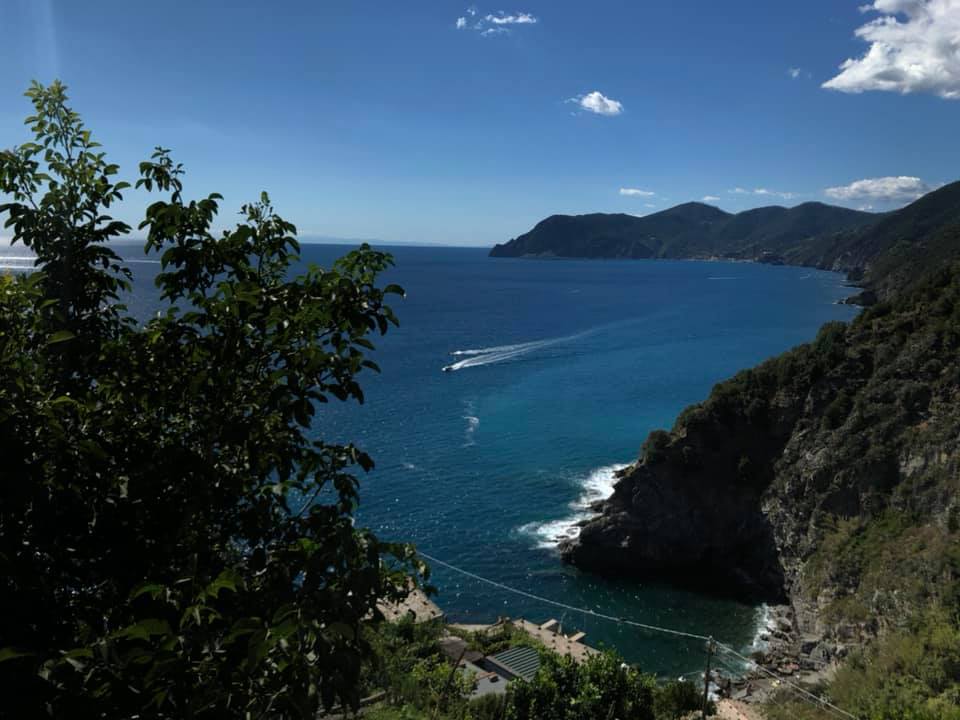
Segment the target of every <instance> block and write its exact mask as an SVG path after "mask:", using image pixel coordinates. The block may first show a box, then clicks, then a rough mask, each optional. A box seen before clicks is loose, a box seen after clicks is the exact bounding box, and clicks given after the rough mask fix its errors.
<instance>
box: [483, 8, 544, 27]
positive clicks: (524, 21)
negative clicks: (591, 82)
mask: <svg viewBox="0 0 960 720" xmlns="http://www.w3.org/2000/svg"><path fill="white" fill-rule="evenodd" d="M484 20H486V21H487V22H488V23H493V24H494V25H535V24H536V22H537V19H536V18H535V17H534V16H533V15H531V14H530V13H523V12H522V13H516V14H515V15H507V14H505V13H504V12H503V10H501V11H500V12H499V13H497V14H496V15H487V16H486V17H485V18H484Z"/></svg>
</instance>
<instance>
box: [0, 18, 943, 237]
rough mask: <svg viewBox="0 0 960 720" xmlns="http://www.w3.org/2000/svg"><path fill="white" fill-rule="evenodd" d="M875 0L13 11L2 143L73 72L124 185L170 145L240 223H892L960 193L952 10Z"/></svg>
mask: <svg viewBox="0 0 960 720" xmlns="http://www.w3.org/2000/svg"><path fill="white" fill-rule="evenodd" d="M502 1H503V0H498V2H502ZM863 2H864V0H805V1H804V2H802V3H801V2H792V3H784V2H769V1H767V2H759V1H755V2H746V1H743V0H726V1H720V2H717V1H715V0H711V1H709V2H708V1H706V0H700V1H697V2H694V1H692V0H687V1H684V0H672V1H671V2H669V3H666V2H652V1H644V2H633V3H626V2H622V0H619V1H617V2H608V1H605V0H593V1H592V2H589V3H587V2H559V1H557V0H551V1H550V2H545V1H543V0H537V1H531V2H526V1H523V2H518V3H517V4H513V5H507V6H503V5H484V4H482V3H478V4H477V5H475V6H472V7H468V5H466V4H464V3H463V2H439V1H432V0H423V1H418V2H407V3H386V2H365V1H363V0H353V1H348V0H343V1H342V2H327V1H323V0H312V1H309V2H308V1H305V0H276V1H275V2H272V3H266V2H263V1H262V0H260V1H258V2H246V1H245V0H238V1H234V2H230V3H229V4H222V5H221V4H219V3H213V2H207V1H206V0H192V1H191V2H181V1H180V0H165V2H162V3H159V2H157V3H153V2H151V3H146V2H130V1H129V0H123V1H119V0H89V1H88V2H74V1H73V0H69V1H67V0H0V31H2V37H3V38H4V41H3V43H0V97H2V98H3V101H2V102H0V145H2V146H10V145H13V144H15V143H18V142H22V141H24V140H26V139H27V134H26V130H25V128H23V127H22V125H21V122H22V118H23V117H24V116H25V115H26V114H27V113H28V111H29V106H28V104H27V101H26V100H25V99H24V98H22V97H21V93H22V91H23V90H24V89H25V88H26V86H27V84H28V83H29V81H30V80H31V79H33V78H37V79H39V80H41V81H49V80H51V79H53V78H55V77H60V78H61V79H63V80H64V81H65V82H66V83H67V84H68V85H69V86H70V89H71V96H72V98H73V103H74V106H75V108H76V109H77V110H79V111H80V112H81V113H82V114H83V115H84V117H85V119H86V121H87V122H88V124H89V126H90V127H91V128H93V130H94V132H95V134H96V135H97V136H98V137H99V138H100V140H101V141H102V142H103V143H104V145H105V146H106V149H107V150H108V152H109V153H110V157H111V158H112V159H113V160H114V161H115V162H119V163H120V164H121V166H122V168H123V169H124V170H125V171H127V173H128V174H132V173H134V172H135V169H136V163H137V162H138V161H139V160H141V159H143V158H145V157H146V156H147V155H149V152H150V150H151V149H152V148H153V146H154V145H157V144H162V145H164V146H166V147H170V148H172V149H173V151H174V154H175V157H176V158H177V159H178V160H180V161H181V162H183V163H184V164H185V165H186V167H187V170H188V176H187V182H188V191H189V192H191V193H192V194H195V195H201V194H206V193H207V192H211V191H219V192H221V193H222V194H223V195H225V196H226V205H225V210H226V212H225V217H226V219H227V220H228V221H229V220H231V219H232V217H233V215H232V213H233V211H234V210H235V209H236V208H238V207H239V205H240V204H241V203H242V202H244V201H246V200H248V199H251V198H254V197H256V195H257V194H258V193H259V192H260V190H262V189H266V190H267V191H269V192H270V194H271V196H272V197H273V199H274V200H275V203H276V205H277V206H278V208H279V209H280V211H281V213H282V214H283V215H284V216H285V217H287V218H288V219H290V220H291V221H293V222H294V223H296V224H297V226H298V227H299V228H300V231H301V233H303V234H308V235H327V236H339V237H351V238H381V239H385V240H393V241H407V242H434V243H447V244H474V245H491V244H493V243H495V242H502V241H504V240H507V239H509V238H511V237H513V236H515V235H518V234H520V233H522V232H525V231H526V230H527V229H529V228H530V227H531V226H532V225H533V224H535V223H536V222H537V221H539V220H540V219H542V218H543V217H545V216H547V215H550V214H553V213H582V212H629V213H636V214H646V213H649V212H653V211H656V210H657V209H663V208H666V207H669V206H671V205H674V204H677V203H680V202H685V201H688V200H702V199H703V198H715V199H711V200H709V202H712V203H713V204H716V205H718V206H720V207H722V208H724V209H726V210H730V211H738V210H742V209H745V208H748V207H754V206H759V205H769V204H773V203H778V204H787V205H791V204H796V203H799V202H803V201H806V200H821V201H829V202H835V203H838V204H846V205H849V206H851V207H874V208H876V209H888V208H890V207H895V206H897V205H902V204H903V203H905V202H907V201H908V200H909V199H911V198H912V197H915V196H916V195H917V194H919V193H920V192H923V191H924V190H927V189H929V188H933V187H936V186H938V185H939V184H941V183H944V182H949V181H952V180H955V179H957V178H958V177H960V141H958V140H957V128H958V127H960V100H958V99H957V98H958V97H960V59H958V58H960V54H957V55H953V56H951V54H950V53H960V50H958V44H960V0H874V8H873V10H871V11H870V12H864V11H861V10H860V9H859V6H861V5H862V4H863ZM458 18H463V21H462V22H459V23H458ZM871 23H873V24H871ZM458 24H459V25H461V26H462V27H460V28H459V29H458V27H457V25H458ZM858 28H859V30H858ZM857 32H859V35H857V34H855V33H857ZM891 48H892V50H891ZM944 48H946V49H944ZM938 53H940V55H938ZM943 53H947V54H946V56H944V55H943ZM848 60H849V61H850V62H849V63H848V66H847V67H846V68H844V69H843V71H841V70H840V66H841V64H842V63H844V62H845V61H848ZM904 67H908V69H909V72H907V73H905V72H904V70H903V69H904ZM918 67H919V68H920V71H919V74H918V71H917V68H918ZM824 83H830V84H831V87H830V88H824V87H822V85H823V84H824ZM597 111H600V112H597ZM858 181H860V182H861V184H860V185H854V184H853V183H856V182H858ZM828 188H832V190H830V192H826V191H827V189H828ZM758 190H762V191H765V192H758ZM631 191H633V192H631ZM647 193H652V194H647ZM142 207H143V199H142V198H140V197H137V196H134V195H131V196H129V197H128V200H127V202H126V203H125V205H124V207H123V208H122V209H121V211H120V214H121V215H122V216H124V218H125V219H128V220H134V219H136V218H137V217H138V214H139V213H140V212H141V211H142Z"/></svg>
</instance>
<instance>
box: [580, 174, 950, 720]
mask: <svg viewBox="0 0 960 720" xmlns="http://www.w3.org/2000/svg"><path fill="white" fill-rule="evenodd" d="M958 196H960V186H958V185H957V184H954V185H953V186H947V187H945V188H943V189H941V190H939V191H937V192H935V193H932V194H931V195H930V196H928V197H926V198H924V199H922V200H920V201H918V202H917V203H915V204H914V205H913V206H909V207H907V208H906V209H904V210H902V211H899V212H897V213H893V214H891V215H889V216H887V217H886V218H884V219H883V220H882V221H881V222H880V224H879V225H877V226H876V227H875V228H874V229H873V232H875V233H876V234H875V235H871V231H869V230H863V231H858V232H857V238H856V242H855V243H853V242H852V241H851V244H850V245H849V247H854V246H856V247H859V248H867V247H872V248H873V251H874V253H875V255H874V256H872V257H871V258H870V259H869V262H867V261H864V260H863V259H862V258H861V259H855V262H856V263H857V264H862V265H863V266H864V274H863V277H864V280H865V282H866V283H867V287H868V288H870V289H876V291H877V295H878V296H879V297H880V298H881V301H880V302H878V303H877V304H876V305H874V306H872V307H870V308H868V309H866V310H865V311H864V312H863V313H861V314H860V316H858V317H857V318H856V319H855V320H854V321H853V322H852V323H850V324H849V325H847V324H843V323H831V324H828V325H826V326H824V328H823V329H822V330H821V331H820V333H819V335H818V336H817V338H816V339H815V340H814V341H813V342H811V343H809V344H807V345H803V346H800V347H798V348H796V349H794V350H791V351H790V352H787V353H785V354H783V355H781V356H779V357H776V358H774V359H772V360H769V361H767V362H765V363H763V364H761V365H760V366H758V367H756V368H753V369H750V370H746V371H743V372H741V373H739V374H737V375H736V376H735V377H733V378H731V379H730V380H727V381H725V382H722V383H720V384H718V385H717V386H716V387H715V388H714V390H713V392H712V393H711V394H710V396H709V397H708V398H707V399H706V400H705V401H704V402H702V403H700V404H698V405H695V406H692V407H690V408H688V409H687V410H685V411H684V412H683V413H682V414H681V415H680V416H679V418H678V419H677V422H676V424H675V426H674V427H673V429H672V430H671V431H670V432H666V431H656V432H654V433H652V434H651V435H650V437H649V438H648V440H647V442H646V443H645V445H644V448H643V451H642V455H641V458H640V460H639V461H638V463H637V464H635V465H634V466H633V467H631V468H629V469H627V470H626V471H625V472H624V473H623V475H622V480H621V481H620V483H619V484H618V486H617V487H616V490H615V492H614V495H613V496H612V497H611V499H610V500H608V501H607V502H606V503H605V504H604V506H603V512H602V513H601V515H600V516H599V517H598V518H597V519H595V520H593V521H591V522H590V523H588V524H587V526H586V527H585V528H584V529H583V531H582V533H581V535H580V539H579V541H577V542H572V543H568V544H567V546H566V547H565V549H564V551H565V553H566V556H567V557H568V559H570V560H571V561H573V562H575V563H576V564H578V565H580V566H582V567H585V568H595V569H597V570H601V571H604V570H611V569H613V570H616V571H617V572H631V573H634V574H641V575H643V574H657V573H666V572H673V573H679V574H683V573H685V572H686V573H688V574H689V573H692V572H694V571H696V572H698V573H700V574H701V575H708V576H709V577H711V578H713V579H714V581H715V582H714V584H715V585H717V586H719V587H724V588H731V587H739V588H740V589H741V590H743V591H744V592H746V593H748V594H754V595H760V596H762V597H764V598H766V599H770V600H773V601H786V602H787V603H788V604H789V609H790V610H789V614H790V621H789V623H788V632H787V633H786V634H784V635H783V636H782V637H781V638H780V639H778V640H777V642H776V645H777V646H778V647H779V650H778V652H781V653H782V654H783V655H782V656H786V657H793V658H796V659H800V660H801V661H804V662H807V663H817V662H828V663H833V662H842V663H843V669H842V670H841V671H840V672H839V674H838V675H837V677H836V679H835V681H834V682H833V683H832V684H831V685H830V686H829V687H828V688H826V689H825V690H824V692H826V693H827V694H828V695H829V697H831V698H833V699H834V700H836V701H837V702H840V703H841V705H843V706H844V707H845V708H847V709H849V710H853V711H855V712H857V713H859V714H860V716H862V717H869V718H891V719H892V718H954V717H956V707H957V705H956V697H957V692H958V688H960V685H958V682H960V679H958V678H960V675H958V671H960V666H958V665H957V663H956V659H957V657H958V653H960V642H958V639H960V635H958V632H960V630H958V629H960V522H958V517H960V505H958V503H960V473H958V468H960V447H958V438H960V265H958V264H957V263H956V257H957V255H958V253H960V246H958V244H957V243H956V239H957V238H958V235H957V233H958V231H960V206H958V205H957V200H958ZM951 208H952V209H951ZM931 217H934V218H936V222H935V223H931V221H930V218H931ZM938 223H939V224H938ZM894 237H896V241H895V242H894V241H893V240H892V238H894ZM931 268H932V269H931ZM654 498H655V501H654V500H653V499H654ZM801 648H802V650H801ZM783 712H785V711H781V714H779V715H775V717H786V715H784V714H783ZM811 712H812V711H811ZM809 716H810V717H820V715H817V714H816V712H813V714H812V715H809ZM801 717H803V715H801Z"/></svg>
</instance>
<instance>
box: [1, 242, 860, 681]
mask: <svg viewBox="0 0 960 720" xmlns="http://www.w3.org/2000/svg"><path fill="white" fill-rule="evenodd" d="M117 248H118V251H119V252H120V254H121V255H122V256H123V257H124V258H126V259H127V260H128V261H129V262H130V267H131V269H132V270H133V271H134V276H135V282H134V287H133V291H132V296H131V297H130V298H129V299H128V304H129V306H130V308H131V310H132V312H134V313H135V314H137V315H138V316H140V317H148V316H149V315H151V314H153V312H155V310H156V309H157V307H158V297H157V291H156V288H155V287H154V284H153V279H154V276H155V275H156V273H157V271H158V270H159V265H158V264H157V263H156V261H155V260H153V259H149V258H144V256H143V254H142V246H141V245H139V244H120V245H118V246H117ZM349 249H350V248H349V247H346V246H335V245H304V246H303V250H302V262H303V265H304V266H306V264H308V263H315V264H317V265H320V266H327V267H328V266H330V264H331V263H332V262H333V261H334V260H335V259H336V258H337V257H339V256H340V255H342V254H343V253H345V252H347V251H349ZM385 249H386V250H387V251H389V252H390V253H392V255H393V257H394V260H395V263H396V264H395V267H394V268H392V269H391V270H390V271H388V272H387V273H386V274H385V275H384V277H383V281H384V282H395V283H398V284H400V285H401V286H403V288H404V289H405V291H406V295H405V297H403V298H399V297H397V298H395V300H394V301H393V303H392V306H393V308H394V310H395V312H396V314H397V316H398V317H399V320H400V326H399V327H398V328H394V329H391V330H390V332H389V333H388V334H387V335H386V336H384V337H382V338H377V339H376V340H375V343H376V351H375V352H374V354H373V359H374V360H375V361H376V362H377V363H378V364H379V365H380V367H381V369H382V372H381V373H380V374H376V373H373V372H365V373H363V374H361V376H360V380H361V381H362V382H361V384H362V386H363V388H364V392H365V395H366V402H365V403H364V404H363V405H359V404H357V403H339V402H337V401H333V402H331V403H330V404H328V405H326V406H324V407H322V408H321V411H320V413H319V415H318V418H317V422H316V425H315V427H314V429H313V431H314V433H315V434H316V436H318V437H322V438H324V439H326V440H328V441H352V442H354V443H356V444H358V445H359V446H361V447H362V448H363V449H364V450H366V451H367V452H368V453H369V454H370V455H372V457H373V458H374V460H375V462H376V467H375V469H374V470H373V471H372V472H370V473H368V474H363V477H362V478H361V505H360V508H359V510H358V514H357V523H358V524H359V525H363V526H367V527H370V528H372V529H373V530H374V531H375V532H376V533H377V535H379V536H380V537H382V538H384V539H387V540H391V541H406V542H412V543H415V544H416V546H417V547H418V548H419V549H421V550H423V551H424V552H425V553H427V554H429V555H431V556H432V557H434V558H437V559H438V560H442V561H443V562H444V563H447V564H449V565H450V566H453V567H454V568H457V569H458V570H462V571H465V572H467V573H470V575H466V574H462V573H460V572H458V571H455V570H452V569H450V568H448V567H445V566H439V565H436V566H435V567H434V568H433V572H432V576H431V583H432V584H433V585H434V586H435V587H436V588H437V594H436V596H435V597H434V599H435V601H436V602H437V603H438V605H439V606H440V607H441V608H442V610H443V611H444V613H446V615H447V616H448V618H449V619H450V620H451V621H455V622H461V623H489V622H493V621H495V620H497V619H498V618H500V617H511V618H526V619H529V620H533V621H535V622H545V621H547V620H548V619H556V620H558V621H559V622H560V624H561V625H562V628H563V631H564V632H565V633H567V634H569V633H572V632H574V631H583V632H586V634H587V635H586V637H585V638H584V642H587V643H588V644H590V645H593V646H595V647H609V648H614V649H616V650H617V651H618V652H620V653H621V654H622V655H623V656H624V657H625V658H626V659H628V660H629V661H631V662H634V663H638V664H639V665H640V666H641V667H642V668H643V669H644V670H646V671H648V672H655V673H657V674H658V675H660V676H661V677H679V676H681V675H685V674H689V673H696V672H698V671H701V672H702V667H703V658H704V643H703V642H702V641H700V640H695V639H689V638H684V637H679V636H676V635H670V634H664V633H657V632H650V631H644V630H640V629H638V628H636V627H635V626H629V625H625V624H623V623H618V622H613V621H610V620H606V619H601V618H599V617H597V616H595V615H592V614H590V613H591V612H592V613H598V614H603V615H607V616H612V617H616V618H625V619H629V620H632V621H634V622H639V623H643V624H648V625H653V626H657V627H664V628H668V629H674V630H679V631H682V632H688V633H693V634H696V635H704V636H712V637H714V638H716V639H717V640H719V641H721V642H723V643H725V644H727V645H729V646H731V647H734V648H736V649H738V650H740V651H750V650H753V649H756V648H758V646H759V645H760V644H762V640H761V636H762V632H763V630H764V623H765V608H764V607H762V606H751V605H747V604H742V603H740V602H736V601H733V600H730V599H724V598H721V597H713V596H709V595H705V594H701V593H696V592H690V591H687V590H681V589H677V588H674V587H671V586H669V585H666V584H662V583H658V582H651V581H645V580H642V579H641V580H636V579H634V580H628V579H622V578H621V579H607V578H603V577H600V576H597V575H593V574H590V573H586V572H582V571H579V570H577V569H575V568H573V567H570V566H568V565H565V564H564V563H563V562H562V561H561V559H560V557H559V555H558V553H557V550H556V547H557V543H558V542H559V540H560V539H562V538H564V537H570V536H573V535H575V534H576V533H577V531H578V526H577V523H578V522H580V521H581V520H583V519H585V518H587V517H588V516H589V514H590V511H589V506H590V504H591V503H593V502H594V501H596V500H599V499H602V498H604V497H606V496H607V495H609V494H610V492H611V491H612V488H613V485H614V482H615V478H614V473H615V471H616V470H617V469H619V468H622V467H624V466H625V465H626V464H628V463H631V462H633V461H634V460H635V459H636V458H637V455H638V453H639V449H640V447H641V445H642V444H643V441H644V439H645V438H646V436H647V434H648V433H649V432H650V431H651V430H654V429H656V428H670V427H671V426H672V424H673V422H674V419H675V418H676V416H677V415H678V413H679V412H680V411H681V410H682V409H683V408H684V407H686V406H688V405H690V404H692V403H696V402H698V401H701V400H703V399H704V398H706V397H707V395H708V394H709V392H710V389H711V387H712V386H713V385H714V384H715V383H717V382H718V381H720V380H723V379H724V378H727V377H729V376H731V375H733V374H734V373H736V372H737V371H739V370H742V369H744V368H747V367H750V366H752V365H755V364H757V363H759V362H760V361H762V360H764V359H766V358H769V357H771V356H773V355H776V354H778V353H780V352H782V351H784V350H787V349H788V348H791V347H793V346H795V345H798V344H800V343H803V342H807V341H809V340H811V339H813V338H814V336H815V335H816V333H817V330H818V328H819V327H820V326H821V325H823V324H824V323H825V322H828V321H831V320H849V319H851V318H852V317H853V316H854V314H855V312H856V310H855V309H854V308H852V307H850V306H847V305H841V304H838V303H837V301H838V300H840V299H841V298H843V297H845V296H846V295H848V294H849V293H850V290H849V288H846V287H845V286H844V278H843V277H842V276H840V275H837V274H835V273H830V272H824V271H819V270H811V269H809V268H797V267H783V266H770V265H759V264H751V263H728V262H698V261H667V260H655V261H654V260H634V261H603V260H582V261H581V260H552V261H534V260H523V259H508V258H490V257H488V256H487V252H488V251H487V250H486V249H483V248H451V247H390V248H385ZM23 255H24V251H23V249H22V248H19V247H16V246H15V247H14V248H13V249H10V248H0V268H4V267H5V268H13V269H14V271H18V270H22V269H23V266H24V265H25V264H27V265H28V264H29V262H28V261H25V260H23ZM444 368H447V371H446V372H445V371H444ZM361 474H362V473H361ZM478 578H483V579H484V580H486V581H488V582H484V580H480V579H478ZM491 583H495V584H496V585H494V584H491ZM508 588H509V589H508ZM514 590H516V591H520V592H519V593H517V592H513V591H514ZM540 598H545V599H547V600H552V601H555V602H559V603H561V604H562V605H563V606H565V607H558V606H554V605H549V604H547V603H545V602H543V601H542V600H541V599H540ZM730 669H731V670H737V668H730Z"/></svg>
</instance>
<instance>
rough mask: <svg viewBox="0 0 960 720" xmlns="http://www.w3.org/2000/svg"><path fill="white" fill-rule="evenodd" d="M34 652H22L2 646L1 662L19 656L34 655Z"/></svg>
mask: <svg viewBox="0 0 960 720" xmlns="http://www.w3.org/2000/svg"><path fill="white" fill-rule="evenodd" d="M33 655H34V653H30V652H22V651H20V650H17V649H15V648H12V647H5V648H0V663H2V662H6V661H7V660H16V659H17V658H24V657H33Z"/></svg>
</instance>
